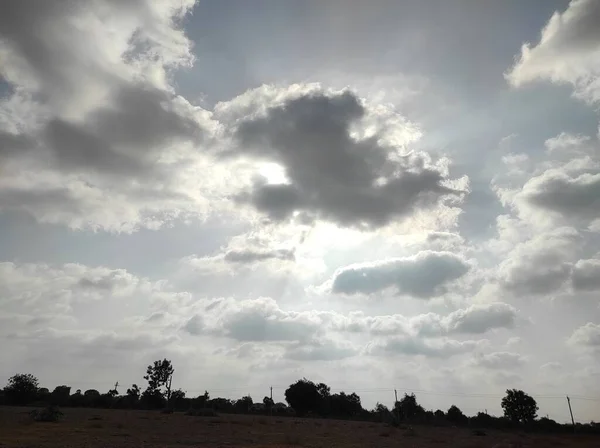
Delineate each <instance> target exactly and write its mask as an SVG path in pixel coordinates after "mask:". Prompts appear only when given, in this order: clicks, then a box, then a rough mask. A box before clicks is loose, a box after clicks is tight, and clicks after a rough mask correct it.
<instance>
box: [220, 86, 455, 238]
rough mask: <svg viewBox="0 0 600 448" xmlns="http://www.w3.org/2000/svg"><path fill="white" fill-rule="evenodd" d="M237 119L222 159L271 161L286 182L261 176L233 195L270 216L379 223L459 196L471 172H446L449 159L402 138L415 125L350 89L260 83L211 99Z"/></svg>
mask: <svg viewBox="0 0 600 448" xmlns="http://www.w3.org/2000/svg"><path fill="white" fill-rule="evenodd" d="M215 113H216V116H217V117H218V118H219V119H221V120H223V121H224V122H226V123H233V124H234V126H233V139H234V142H236V143H237V146H236V148H235V149H230V150H226V151H224V153H223V156H224V157H237V158H240V157H241V158H249V159H251V160H256V161H262V162H269V163H275V164H277V165H279V166H281V167H282V169H283V171H284V178H285V180H284V181H280V182H277V183H273V182H269V181H268V179H262V180H261V179H257V180H256V181H255V182H254V184H253V185H252V187H251V188H250V189H249V190H245V191H242V192H240V193H239V194H238V195H237V200H238V201H240V202H243V203H250V204H252V205H253V206H254V207H256V208H257V209H258V210H259V211H261V212H264V213H266V214H267V215H268V216H269V217H270V218H272V219H274V220H287V219H289V218H292V217H293V216H297V215H298V214H300V216H301V218H302V219H303V220H311V219H322V220H326V221H331V222H334V223H337V224H340V225H342V226H354V227H359V228H369V229H372V228H377V227H381V226H384V225H386V224H388V223H390V222H392V221H394V220H401V219H403V218H405V217H407V216H409V215H410V214H412V213H413V212H414V211H416V210H420V209H431V208H433V207H436V206H440V204H441V203H442V202H443V201H445V202H447V203H448V204H450V202H449V201H450V200H452V202H453V203H458V202H460V199H461V198H462V196H463V195H464V193H465V192H466V189H467V179H466V178H464V179H450V177H449V174H448V167H447V164H448V161H447V160H445V159H440V160H438V161H433V160H431V158H430V157H429V156H428V155H427V154H425V153H416V152H414V151H409V150H408V149H407V146H408V145H409V144H410V143H411V142H412V141H413V140H415V139H416V138H418V135H419V134H418V131H417V130H416V129H415V128H414V126H413V125H411V124H410V123H408V122H406V121H405V120H404V119H403V118H402V117H400V116H399V115H398V114H396V113H395V112H394V111H393V110H389V109H385V108H382V107H379V108H373V107H369V106H367V105H366V104H365V103H364V102H363V101H361V100H360V99H359V98H358V97H357V96H356V95H355V94H354V93H352V92H350V91H348V90H344V91H326V90H323V89H322V88H320V87H319V86H297V85H296V86H291V87H290V88H288V89H275V88H270V87H263V88H260V89H256V90H254V91H251V92H247V93H246V94H244V95H242V96H241V97H239V98H236V99H234V100H232V101H231V102H228V103H223V104H219V105H217V107H216V108H215Z"/></svg>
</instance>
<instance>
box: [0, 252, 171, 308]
mask: <svg viewBox="0 0 600 448" xmlns="http://www.w3.org/2000/svg"><path fill="white" fill-rule="evenodd" d="M0 285H1V286H0V293H1V295H2V297H3V301H2V302H3V307H4V309H5V310H7V309H8V310H10V309H11V308H13V307H14V308H15V309H16V308H22V307H33V308H34V309H36V308H37V309H39V310H40V311H41V310H42V309H46V308H51V309H54V310H56V311H60V310H63V311H67V310H68V309H69V308H70V306H71V304H72V303H73V302H76V301H77V302H85V301H89V300H98V299H100V298H103V297H107V296H108V297H112V298H122V297H127V296H131V295H132V294H133V293H134V292H138V291H142V292H145V293H151V292H153V291H157V290H159V287H160V285H158V284H155V283H152V282H150V281H149V280H147V279H144V278H139V277H136V276H134V275H132V274H131V273H129V272H127V271H126V270H124V269H110V268H106V267H102V266H99V267H90V266H85V265H81V264H75V263H68V264H64V265H58V266H52V265H48V264H43V263H37V264H36V263H22V264H19V263H12V262H2V263H0Z"/></svg>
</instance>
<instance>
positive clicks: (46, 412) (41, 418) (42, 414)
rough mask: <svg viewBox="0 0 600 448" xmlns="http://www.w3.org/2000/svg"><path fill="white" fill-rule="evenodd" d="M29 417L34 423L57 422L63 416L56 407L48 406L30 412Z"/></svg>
mask: <svg viewBox="0 0 600 448" xmlns="http://www.w3.org/2000/svg"><path fill="white" fill-rule="evenodd" d="M29 416H30V417H31V418H32V419H33V420H34V421H36V422H57V421H59V420H61V419H62V418H63V416H64V414H63V413H62V412H61V411H60V410H59V409H58V406H48V407H45V408H44V409H35V410H33V411H31V412H30V413H29Z"/></svg>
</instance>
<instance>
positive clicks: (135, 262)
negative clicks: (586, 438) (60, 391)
mask: <svg viewBox="0 0 600 448" xmlns="http://www.w3.org/2000/svg"><path fill="white" fill-rule="evenodd" d="M2 10H3V13H2V14H1V15H0V339H1V343H0V356H1V357H2V359H3V362H2V363H0V382H4V381H6V380H8V378H9V377H10V376H11V375H13V374H15V373H18V372H27V373H33V374H35V375H36V376H37V377H38V378H39V380H40V383H41V385H43V386H45V387H49V388H53V387H55V386H56V385H60V384H67V385H70V386H71V387H72V390H75V389H82V390H86V389H98V390H100V391H101V392H104V391H107V390H109V389H110V388H112V386H113V385H114V383H115V382H116V381H118V382H119V384H120V385H122V386H121V388H122V389H123V390H121V392H124V389H125V388H126V387H129V386H130V385H131V384H133V383H137V384H139V385H140V386H142V387H143V386H144V380H143V378H142V377H143V374H144V373H145V368H146V366H147V365H148V364H150V363H151V362H152V361H154V360H156V359H162V358H165V357H166V358H168V359H170V360H172V362H173V364H174V367H175V374H174V378H173V386H174V387H177V388H182V389H183V390H184V391H186V392H187V395H188V396H197V395H199V394H201V393H203V392H204V390H208V391H209V393H210V394H211V396H213V397H216V396H223V397H231V398H237V397H240V396H242V395H245V394H250V395H251V396H252V397H253V398H254V399H255V400H262V397H263V396H265V395H268V393H269V387H271V386H273V395H274V396H273V398H274V399H275V400H276V401H283V400H284V391H285V389H286V387H287V386H288V385H289V384H291V383H292V382H294V381H295V380H297V379H299V378H302V377H307V378H309V379H312V380H314V381H319V382H320V381H323V382H326V383H327V384H328V385H329V386H330V387H331V388H332V391H334V392H335V391H340V390H344V391H346V392H352V391H356V392H357V393H358V394H359V395H360V396H361V398H362V403H363V406H365V407H367V408H372V407H374V406H375V404H376V403H377V402H382V403H384V404H387V405H391V404H393V397H394V395H393V393H394V392H393V391H394V389H397V390H398V392H399V393H400V394H401V393H404V392H414V393H415V394H416V395H417V399H418V401H419V402H420V403H421V404H422V405H423V406H424V407H425V408H427V409H434V410H435V409H438V408H439V409H443V410H446V409H447V408H448V407H450V405H452V404H455V405H458V406H459V407H460V408H461V409H462V410H463V411H464V412H465V413H466V414H469V415H473V414H475V413H477V412H479V411H484V410H487V411H488V412H489V413H493V414H496V415H500V414H501V412H502V411H501V408H500V400H501V397H502V396H503V395H504V392H505V390H506V389H507V388H519V389H523V390H525V391H526V392H528V393H530V394H531V395H532V396H534V398H536V399H537V401H538V405H539V408H540V409H539V415H540V416H545V415H548V416H550V417H551V418H554V419H556V420H558V421H561V422H565V421H567V420H569V414H568V407H567V403H566V398H565V396H566V395H569V396H570V397H571V403H572V405H573V412H574V415H575V419H576V420H577V421H581V422H587V421H590V420H595V421H598V420H600V414H599V412H600V382H599V381H598V379H599V375H600V301H599V293H600V142H599V138H600V133H599V126H598V125H599V122H600V117H599V106H600V28H599V27H597V26H596V25H597V23H599V22H600V1H598V0H573V1H571V2H568V1H562V0H561V1H558V0H549V1H534V0H531V1H527V2H523V1H520V0H506V1H503V2H497V1H492V0H482V1H478V2H474V1H467V0H464V1H461V0H453V1H444V2H442V1H437V0H425V1H423V0H418V1H417V0H405V1H392V0H375V1H372V2H362V1H358V0H319V1H316V0H306V1H303V2H298V1H292V0H283V1H282V0H277V1H275V0H257V1H253V2H246V1H243V0H224V1H209V0H200V1H198V2H195V1H194V0H162V1H153V0H127V1H125V0H123V1H116V0H93V1H90V2H73V1H60V0H56V1H42V0H5V1H4V2H3V5H2Z"/></svg>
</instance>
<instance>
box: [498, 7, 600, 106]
mask: <svg viewBox="0 0 600 448" xmlns="http://www.w3.org/2000/svg"><path fill="white" fill-rule="evenodd" d="M599 21H600V3H599V2H598V1H597V0H572V1H571V2H570V3H569V6H568V7H567V9H566V10H565V11H563V12H555V13H554V15H553V16H552V17H551V18H550V20H549V21H548V23H547V24H546V26H545V27H544V29H543V30H542V33H541V36H540V40H539V42H538V43H536V44H535V45H532V44H529V43H527V44H524V45H523V47H522V48H521V54H520V57H519V59H518V60H517V62H516V64H515V65H514V66H513V67H512V68H511V69H510V71H509V72H508V73H507V74H506V77H507V79H508V80H509V82H510V83H511V84H513V85H514V86H516V87H518V86H521V85H523V84H525V83H528V82H531V81H535V80H538V79H547V80H550V81H553V82H557V83H569V84H572V85H573V86H574V87H575V93H576V95H577V96H579V97H581V98H583V99H585V100H586V101H590V102H595V101H598V100H600V31H599V30H598V22H599Z"/></svg>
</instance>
